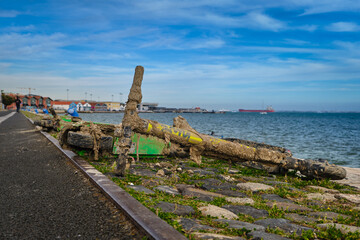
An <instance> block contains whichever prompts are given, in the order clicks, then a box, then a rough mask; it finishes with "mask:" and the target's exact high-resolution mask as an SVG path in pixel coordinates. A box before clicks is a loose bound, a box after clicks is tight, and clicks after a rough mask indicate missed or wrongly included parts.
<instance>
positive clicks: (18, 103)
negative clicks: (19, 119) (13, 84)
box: [15, 96, 21, 112]
mask: <svg viewBox="0 0 360 240" xmlns="http://www.w3.org/2000/svg"><path fill="white" fill-rule="evenodd" d="M15 104H16V112H19V110H20V104H21V100H20V99H19V96H16V100H15Z"/></svg>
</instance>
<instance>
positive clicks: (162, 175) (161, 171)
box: [156, 169, 165, 177]
mask: <svg viewBox="0 0 360 240" xmlns="http://www.w3.org/2000/svg"><path fill="white" fill-rule="evenodd" d="M156 176H158V177H164V176H165V171H164V170H163V169H159V170H158V171H157V173H156Z"/></svg>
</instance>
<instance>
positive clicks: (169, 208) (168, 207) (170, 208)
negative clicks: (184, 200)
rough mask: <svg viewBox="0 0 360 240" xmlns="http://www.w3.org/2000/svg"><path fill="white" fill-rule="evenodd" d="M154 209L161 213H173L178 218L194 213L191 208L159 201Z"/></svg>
mask: <svg viewBox="0 0 360 240" xmlns="http://www.w3.org/2000/svg"><path fill="white" fill-rule="evenodd" d="M155 208H160V209H161V210H162V211H163V212H166V213H174V214H176V215H179V216H186V215H189V214H194V213H195V210H194V209H193V208H192V207H191V206H185V205H180V204H175V203H168V202H163V201H160V202H159V203H158V204H157V205H155Z"/></svg>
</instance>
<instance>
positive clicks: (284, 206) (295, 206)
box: [266, 202, 313, 212]
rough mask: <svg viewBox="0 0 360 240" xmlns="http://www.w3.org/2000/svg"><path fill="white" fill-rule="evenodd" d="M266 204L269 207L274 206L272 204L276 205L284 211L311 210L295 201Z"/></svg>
mask: <svg viewBox="0 0 360 240" xmlns="http://www.w3.org/2000/svg"><path fill="white" fill-rule="evenodd" d="M266 205H267V206H269V207H274V205H276V206H277V207H278V208H279V209H283V210H286V211H300V212H310V211H313V210H312V209H311V208H308V207H305V206H301V205H298V204H295V203H288V202H267V203H266Z"/></svg>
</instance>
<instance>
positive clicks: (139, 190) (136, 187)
mask: <svg viewBox="0 0 360 240" xmlns="http://www.w3.org/2000/svg"><path fill="white" fill-rule="evenodd" d="M126 187H127V188H131V189H134V190H135V191H137V192H143V193H146V194H154V193H155V192H154V191H152V190H150V189H148V188H146V187H144V186H142V185H127V186H126Z"/></svg>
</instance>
